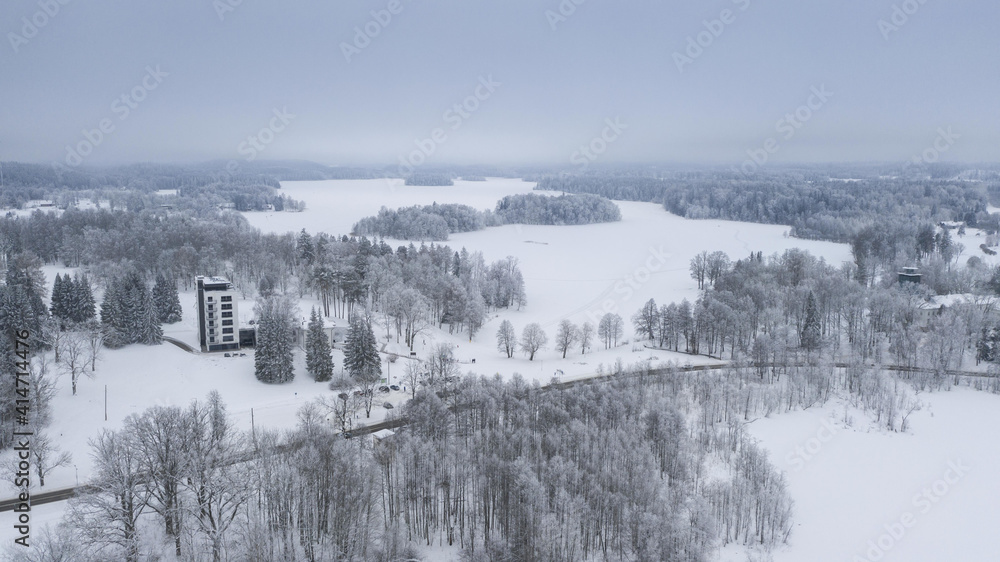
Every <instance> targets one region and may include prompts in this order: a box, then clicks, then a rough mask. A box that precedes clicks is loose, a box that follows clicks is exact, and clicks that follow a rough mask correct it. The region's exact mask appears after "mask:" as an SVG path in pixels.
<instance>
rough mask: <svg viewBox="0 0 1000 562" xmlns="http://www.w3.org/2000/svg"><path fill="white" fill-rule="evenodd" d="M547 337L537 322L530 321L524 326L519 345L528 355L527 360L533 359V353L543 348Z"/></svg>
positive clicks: (547, 339)
mask: <svg viewBox="0 0 1000 562" xmlns="http://www.w3.org/2000/svg"><path fill="white" fill-rule="evenodd" d="M548 341H549V337H548V336H547V335H545V330H543V329H542V326H541V325H540V324H538V323H537V322H532V323H531V324H528V325H527V326H525V327H524V330H523V331H522V332H521V341H520V342H519V343H520V346H521V350H522V351H524V353H525V354H527V355H528V361H534V360H535V354H536V353H538V352H539V351H541V350H542V349H545V344H546V343H548Z"/></svg>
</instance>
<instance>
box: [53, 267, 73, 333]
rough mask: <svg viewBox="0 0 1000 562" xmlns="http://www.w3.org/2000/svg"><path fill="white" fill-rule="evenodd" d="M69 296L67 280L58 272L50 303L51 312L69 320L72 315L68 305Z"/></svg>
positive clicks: (59, 317) (57, 316) (63, 319)
mask: <svg viewBox="0 0 1000 562" xmlns="http://www.w3.org/2000/svg"><path fill="white" fill-rule="evenodd" d="M71 283H72V282H71ZM67 296H68V291H67V287H66V282H65V281H63V276H62V275H59V274H58V273H57V274H56V278H55V280H54V281H53V282H52V299H51V304H50V305H49V312H50V313H52V316H54V317H56V318H58V319H60V320H62V321H65V320H69V317H70V315H69V310H67V306H66V304H67V303H66V300H67Z"/></svg>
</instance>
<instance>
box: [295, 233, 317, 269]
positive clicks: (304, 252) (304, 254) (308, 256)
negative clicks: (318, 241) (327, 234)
mask: <svg viewBox="0 0 1000 562" xmlns="http://www.w3.org/2000/svg"><path fill="white" fill-rule="evenodd" d="M295 246H296V249H297V250H298V251H299V259H300V260H302V261H303V262H305V263H306V265H312V264H313V262H315V261H316V250H315V248H314V246H313V242H312V237H311V236H309V233H308V232H306V229H304V228H303V229H302V232H300V233H299V238H298V240H297V241H296V243H295Z"/></svg>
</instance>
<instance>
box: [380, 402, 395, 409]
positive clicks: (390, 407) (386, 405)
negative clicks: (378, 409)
mask: <svg viewBox="0 0 1000 562" xmlns="http://www.w3.org/2000/svg"><path fill="white" fill-rule="evenodd" d="M382 407H383V408H385V409H386V410H391V409H392V408H393V406H392V402H386V403H385V404H382Z"/></svg>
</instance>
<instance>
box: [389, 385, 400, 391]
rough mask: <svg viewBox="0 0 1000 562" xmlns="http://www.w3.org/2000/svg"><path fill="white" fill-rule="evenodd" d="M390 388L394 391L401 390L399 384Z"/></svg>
mask: <svg viewBox="0 0 1000 562" xmlns="http://www.w3.org/2000/svg"><path fill="white" fill-rule="evenodd" d="M389 388H390V389H392V390H399V385H398V384H390V385H389Z"/></svg>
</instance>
